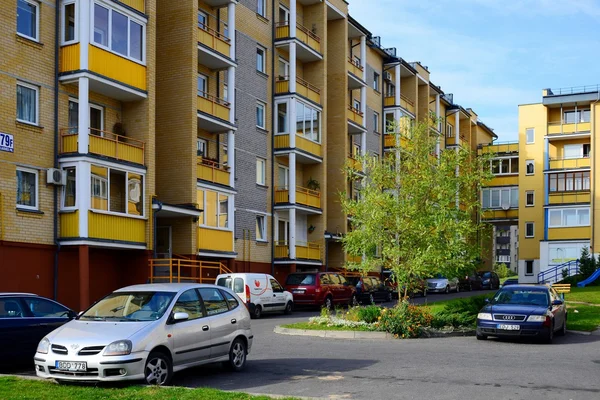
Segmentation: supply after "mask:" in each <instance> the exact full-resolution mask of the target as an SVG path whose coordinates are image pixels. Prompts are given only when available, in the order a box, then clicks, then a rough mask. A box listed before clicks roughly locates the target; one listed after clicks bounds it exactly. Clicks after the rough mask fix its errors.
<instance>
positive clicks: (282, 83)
mask: <svg viewBox="0 0 600 400" xmlns="http://www.w3.org/2000/svg"><path fill="white" fill-rule="evenodd" d="M289 92H290V81H289V78H288V77H287V76H278V77H277V82H275V93H276V94H282V93H289Z"/></svg>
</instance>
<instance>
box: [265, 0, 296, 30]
mask: <svg viewBox="0 0 600 400" xmlns="http://www.w3.org/2000/svg"><path fill="white" fill-rule="evenodd" d="M258 1H259V2H260V1H261V0H258ZM262 1H265V2H266V0H262ZM281 11H283V13H284V20H283V21H277V22H279V23H282V22H287V23H288V25H289V24H290V9H289V8H287V7H286V6H284V5H283V4H279V12H280V13H281Z"/></svg>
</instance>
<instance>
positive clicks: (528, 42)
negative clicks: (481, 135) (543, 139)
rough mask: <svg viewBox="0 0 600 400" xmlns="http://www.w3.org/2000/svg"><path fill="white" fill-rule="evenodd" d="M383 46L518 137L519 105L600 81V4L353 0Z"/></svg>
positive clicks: (500, 131)
mask: <svg viewBox="0 0 600 400" xmlns="http://www.w3.org/2000/svg"><path fill="white" fill-rule="evenodd" d="M348 2H349V11H350V15H351V16H352V17H353V18H354V19H356V20H357V21H358V22H359V23H360V24H362V25H363V26H364V27H365V28H367V29H368V30H369V31H371V33H372V34H373V36H381V46H382V47H384V48H388V47H396V50H397V53H396V54H397V55H398V56H399V57H401V58H403V59H404V60H406V61H408V62H412V61H420V62H421V64H422V65H425V66H427V67H428V68H429V72H430V74H431V75H430V79H431V81H432V82H433V83H434V84H435V85H438V86H441V87H442V90H443V91H444V92H445V93H453V94H454V102H455V103H457V104H460V105H461V106H463V107H465V108H472V109H473V110H474V111H475V112H476V113H477V115H478V116H479V118H480V119H481V120H482V121H483V122H484V123H485V124H486V125H488V126H489V127H491V128H492V129H494V132H495V133H496V134H497V135H498V140H497V141H498V142H504V141H516V140H517V139H518V132H517V130H518V105H519V104H528V103H539V102H541V99H542V97H541V96H542V89H544V88H562V87H571V86H583V85H597V84H600V0H348Z"/></svg>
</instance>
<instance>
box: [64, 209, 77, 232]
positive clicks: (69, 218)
mask: <svg viewBox="0 0 600 400" xmlns="http://www.w3.org/2000/svg"><path fill="white" fill-rule="evenodd" d="M60 237H61V238H75V237H79V211H78V210H77V211H75V212H65V213H61V214H60Z"/></svg>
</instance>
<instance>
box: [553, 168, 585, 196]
mask: <svg viewBox="0 0 600 400" xmlns="http://www.w3.org/2000/svg"><path fill="white" fill-rule="evenodd" d="M586 174H587V176H586ZM559 178H562V181H563V190H559V188H558V186H559ZM577 179H580V180H581V189H576V182H577ZM586 179H587V188H585V186H586V185H585V183H586ZM590 179H591V177H590V171H572V172H559V173H556V174H549V176H548V193H569V192H589V191H590V190H591V189H590V188H591V181H590ZM569 180H570V181H571V186H572V187H573V189H567V187H568V183H569ZM553 185H554V186H555V189H554V190H552V187H553Z"/></svg>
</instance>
